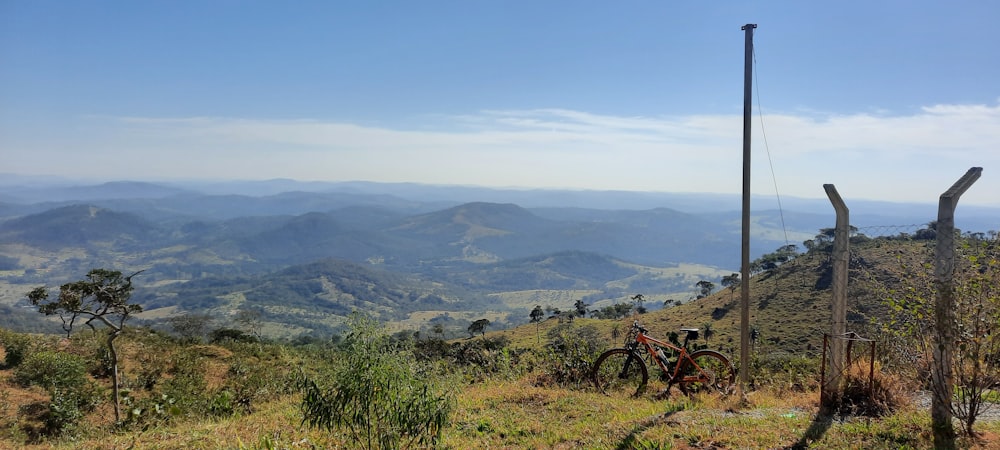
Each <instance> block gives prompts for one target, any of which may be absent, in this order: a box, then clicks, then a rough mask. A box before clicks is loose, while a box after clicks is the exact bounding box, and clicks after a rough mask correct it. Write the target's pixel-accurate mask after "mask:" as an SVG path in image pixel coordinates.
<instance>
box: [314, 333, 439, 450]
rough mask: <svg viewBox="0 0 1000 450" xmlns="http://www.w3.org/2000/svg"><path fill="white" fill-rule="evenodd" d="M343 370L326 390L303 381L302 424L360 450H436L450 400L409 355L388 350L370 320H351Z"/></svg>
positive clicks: (386, 340)
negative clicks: (342, 436)
mask: <svg viewBox="0 0 1000 450" xmlns="http://www.w3.org/2000/svg"><path fill="white" fill-rule="evenodd" d="M351 325H352V326H351V330H352V331H351V334H350V335H349V336H348V338H347V340H346V344H347V345H346V348H345V350H344V352H343V355H342V365H340V366H339V367H337V368H336V369H335V373H334V374H333V376H332V383H333V386H331V387H330V388H329V389H324V388H321V387H320V386H319V385H317V383H316V382H315V381H313V380H312V379H309V378H307V377H303V379H302V380H301V381H300V386H301V388H302V390H303V391H304V394H305V395H304V397H303V400H302V411H303V422H304V423H308V424H309V426H311V427H317V428H324V429H327V430H330V431H341V432H344V433H346V434H348V435H349V438H350V439H351V440H352V441H353V442H354V443H355V444H356V445H357V446H358V448H364V449H375V448H385V449H393V448H409V447H411V446H420V447H427V446H434V445H436V444H437V443H438V441H439V439H440V437H441V432H442V430H443V429H444V427H445V425H446V424H447V421H448V416H449V415H450V413H451V409H452V408H453V403H454V401H453V400H452V398H451V395H450V394H448V393H446V392H443V389H441V388H440V387H438V386H436V385H434V384H433V380H432V378H430V377H427V376H422V375H421V374H420V373H419V371H418V370H417V369H416V368H415V367H414V366H413V365H412V364H414V363H413V361H414V358H413V356H412V353H410V352H407V351H404V350H401V349H399V348H396V347H393V346H391V345H390V343H389V340H388V338H387V336H386V335H385V333H384V332H383V331H382V330H381V329H380V328H378V327H377V326H376V324H375V323H374V322H373V321H372V320H371V319H368V318H364V317H361V316H353V317H352V324H351Z"/></svg>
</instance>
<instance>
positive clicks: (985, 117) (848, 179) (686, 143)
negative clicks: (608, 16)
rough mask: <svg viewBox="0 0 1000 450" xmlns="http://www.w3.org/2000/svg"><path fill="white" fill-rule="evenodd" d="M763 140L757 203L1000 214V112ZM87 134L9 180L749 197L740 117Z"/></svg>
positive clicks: (780, 116)
mask: <svg viewBox="0 0 1000 450" xmlns="http://www.w3.org/2000/svg"><path fill="white" fill-rule="evenodd" d="M763 124H764V131H765V132H766V137H767V146H766V147H765V146H764V140H763V139H762V137H763V136H762V134H761V129H760V126H761V119H760V117H759V116H757V115H756V113H755V116H754V118H753V127H754V130H755V131H754V156H753V178H754V182H753V190H754V191H755V192H757V193H765V194H773V193H774V190H775V184H777V186H778V189H779V191H780V193H781V194H782V195H791V196H803V197H824V196H825V194H824V192H823V190H822V184H823V183H834V184H835V185H837V187H838V190H839V191H840V192H841V194H842V195H844V196H845V198H847V197H855V198H872V199H885V200H894V201H903V200H905V201H921V202H935V201H936V199H937V196H938V195H940V193H941V192H943V191H944V190H946V189H947V188H948V187H949V186H950V185H951V184H952V183H953V182H954V181H955V180H957V179H958V178H959V177H960V176H961V175H962V174H964V173H965V171H966V170H967V169H968V168H969V167H972V166H983V167H985V169H984V175H983V178H982V179H981V180H980V181H979V182H977V184H976V185H974V186H973V188H972V189H970V190H969V191H968V193H967V194H966V197H967V198H968V200H967V201H971V202H975V203H981V204H984V203H992V204H997V202H998V199H997V196H996V195H995V194H993V193H994V192H1000V184H998V183H997V182H996V181H993V180H995V179H1000V164H997V163H1000V152H998V150H1000V149H998V148H997V146H998V144H1000V105H997V106H988V105H933V106H928V107H925V108H922V109H921V110H920V111H918V112H916V113H914V114H911V115H889V114H884V113H881V114H871V113H859V114H853V115H823V114H817V113H814V112H810V113H767V114H765V115H764V117H763ZM87 125H88V126H87V127H88V132H87V133H85V134H79V135H78V136H72V135H64V136H61V137H60V138H59V139H54V140H53V139H50V140H48V141H42V140H37V139H35V140H32V139H28V138H26V137H15V138H11V139H10V140H9V141H8V142H4V143H3V144H4V146H5V147H6V146H9V145H13V146H18V147H19V148H23V149H27V150H30V152H29V154H31V155H34V156H28V157H25V158H23V159H20V160H17V161H15V162H14V163H13V166H14V167H13V169H11V170H14V171H19V172H23V173H55V174H66V173H78V172H79V170H80V168H81V167H87V170H88V171H89V172H90V173H93V174H95V175H97V176H104V177H106V178H115V179H125V178H131V179H137V178H155V179H164V178H179V177H183V178H191V177H210V178H257V179H261V178H274V177H290V178H297V179H304V180H305V179H308V180H320V179H323V180H354V179H369V180H374V181H414V182H427V183H438V184H480V185H489V186H520V187H557V188H581V189H622V190H657V191H706V192H733V193H738V192H740V190H741V183H742V181H741V176H742V143H741V140H742V117H741V116H738V115H691V116H683V115H678V116H663V117H620V116H608V115H600V114H593V113H588V112H581V111H572V110H565V109H538V110H502V111H501V110H488V111H482V112H480V113H477V114H469V115H464V116H436V117H433V118H430V119H425V123H423V124H421V126H422V128H419V127H417V128H408V129H407V128H393V127H388V126H386V127H376V126H363V125H359V124H354V123H346V122H332V121H321V120H268V119H254V118H225V117H192V118H135V117H132V118H117V119H115V118H111V119H109V118H90V119H89V120H88V124H87ZM430 130H433V131H430ZM69 142H72V143H73V147H72V148H73V149H74V150H75V152H73V153H69V152H67V149H68V148H67V147H66V145H67V143H69ZM765 149H766V150H768V151H767V152H765V151H764V150H765ZM772 166H773V168H774V171H775V174H774V178H772V176H771V167H772ZM994 170H995V171H997V175H993V174H992V171H994Z"/></svg>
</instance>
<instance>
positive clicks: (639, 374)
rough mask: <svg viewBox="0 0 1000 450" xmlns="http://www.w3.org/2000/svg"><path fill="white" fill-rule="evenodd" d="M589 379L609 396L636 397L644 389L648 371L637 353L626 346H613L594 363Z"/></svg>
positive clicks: (647, 379)
mask: <svg viewBox="0 0 1000 450" xmlns="http://www.w3.org/2000/svg"><path fill="white" fill-rule="evenodd" d="M591 379H592V380H593V382H594V386H595V387H596V388H597V390H599V391H601V392H603V393H605V394H607V395H611V396H626V395H627V396H631V397H638V396H639V395H642V393H643V392H645V390H646V382H647V381H649V372H648V371H647V369H646V363H645V362H644V361H643V360H642V358H641V357H639V355H637V354H635V352H633V351H631V350H629V349H627V348H613V349H611V350H608V351H606V352H604V353H602V354H601V356H599V357H598V358H597V362H595V363H594V368H593V370H592V371H591Z"/></svg>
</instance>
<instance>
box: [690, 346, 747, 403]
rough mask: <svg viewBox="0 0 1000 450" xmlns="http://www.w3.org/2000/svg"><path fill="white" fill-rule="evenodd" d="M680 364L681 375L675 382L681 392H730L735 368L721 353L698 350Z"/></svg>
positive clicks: (734, 379) (734, 377) (734, 376)
mask: <svg viewBox="0 0 1000 450" xmlns="http://www.w3.org/2000/svg"><path fill="white" fill-rule="evenodd" d="M681 364H682V365H681V369H680V375H681V377H680V380H678V382H677V384H678V385H679V386H680V388H681V392H683V393H685V394H689V395H690V394H694V393H698V392H706V391H712V390H714V391H718V392H720V393H722V394H729V393H730V392H732V389H733V383H734V382H735V381H736V370H735V369H733V365H732V363H730V362H729V359H728V358H726V357H725V356H723V354H722V353H719V352H717V351H714V350H698V351H696V352H694V353H692V354H691V356H690V357H689V358H687V359H684V360H683V361H682V362H681Z"/></svg>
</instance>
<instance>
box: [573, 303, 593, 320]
mask: <svg viewBox="0 0 1000 450" xmlns="http://www.w3.org/2000/svg"><path fill="white" fill-rule="evenodd" d="M588 306H590V305H588V304H586V303H584V302H583V300H577V301H576V303H573V307H574V308H576V315H578V316H580V317H584V316H586V315H587V307H588Z"/></svg>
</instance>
